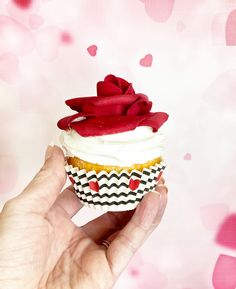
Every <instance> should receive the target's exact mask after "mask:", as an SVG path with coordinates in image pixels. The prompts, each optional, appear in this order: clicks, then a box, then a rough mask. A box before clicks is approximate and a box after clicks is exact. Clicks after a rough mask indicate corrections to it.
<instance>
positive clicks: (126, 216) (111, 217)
mask: <svg viewBox="0 0 236 289" xmlns="http://www.w3.org/2000/svg"><path fill="white" fill-rule="evenodd" d="M133 213H134V210H132V211H126V212H107V213H105V214H103V215H101V216H99V217H98V218H96V219H94V220H92V221H90V222H88V223H87V224H85V225H84V226H83V227H82V229H83V231H84V232H85V233H86V234H87V235H88V236H89V237H90V238H92V239H93V240H94V241H95V242H96V243H98V244H100V243H101V241H102V240H105V239H107V238H108V237H109V236H110V235H111V234H113V233H114V232H116V231H117V230H121V229H122V228H123V227H124V226H125V225H126V224H127V223H128V221H129V220H130V218H131V217H132V215H133Z"/></svg>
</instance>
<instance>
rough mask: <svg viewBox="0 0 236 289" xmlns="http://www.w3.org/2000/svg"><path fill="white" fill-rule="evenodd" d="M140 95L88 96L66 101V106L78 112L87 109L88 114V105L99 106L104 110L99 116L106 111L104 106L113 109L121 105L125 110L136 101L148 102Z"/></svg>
mask: <svg viewBox="0 0 236 289" xmlns="http://www.w3.org/2000/svg"><path fill="white" fill-rule="evenodd" d="M140 95H141V94H125V95H116V96H115V97H114V95H109V96H99V97H97V96H90V97H78V98H73V99H68V100H66V104H67V105H68V106H69V107H70V108H71V109H73V110H76V111H78V112H80V111H83V112H88V111H87V110H86V108H88V107H89V112H91V106H88V105H90V104H91V105H94V106H100V109H101V110H104V112H102V113H101V114H98V115H104V114H105V111H107V109H106V107H105V106H113V107H114V109H115V107H116V106H117V105H123V106H125V108H126V109H127V106H129V105H131V104H132V103H134V102H135V101H137V100H138V99H141V100H143V101H144V100H145V101H146V102H148V98H147V97H146V96H145V98H144V97H143V96H144V95H141V96H140ZM111 113H112V111H111V110H110V111H107V113H106V114H108V115H109V114H111Z"/></svg>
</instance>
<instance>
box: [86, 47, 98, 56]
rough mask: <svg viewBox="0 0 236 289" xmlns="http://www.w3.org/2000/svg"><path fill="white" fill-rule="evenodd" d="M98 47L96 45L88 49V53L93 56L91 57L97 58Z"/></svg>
mask: <svg viewBox="0 0 236 289" xmlns="http://www.w3.org/2000/svg"><path fill="white" fill-rule="evenodd" d="M97 49H98V48H97V46H96V45H91V46H89V47H88V48H87V51H88V53H89V55H91V56H96V54H97Z"/></svg>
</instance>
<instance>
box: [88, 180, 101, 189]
mask: <svg viewBox="0 0 236 289" xmlns="http://www.w3.org/2000/svg"><path fill="white" fill-rule="evenodd" d="M89 187H90V189H91V190H93V191H95V192H99V184H98V182H97V181H96V182H89Z"/></svg>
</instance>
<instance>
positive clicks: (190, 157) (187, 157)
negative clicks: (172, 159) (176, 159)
mask: <svg viewBox="0 0 236 289" xmlns="http://www.w3.org/2000/svg"><path fill="white" fill-rule="evenodd" d="M191 159H192V155H191V154H190V153H186V154H185V156H184V160H186V161H190V160H191Z"/></svg>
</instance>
